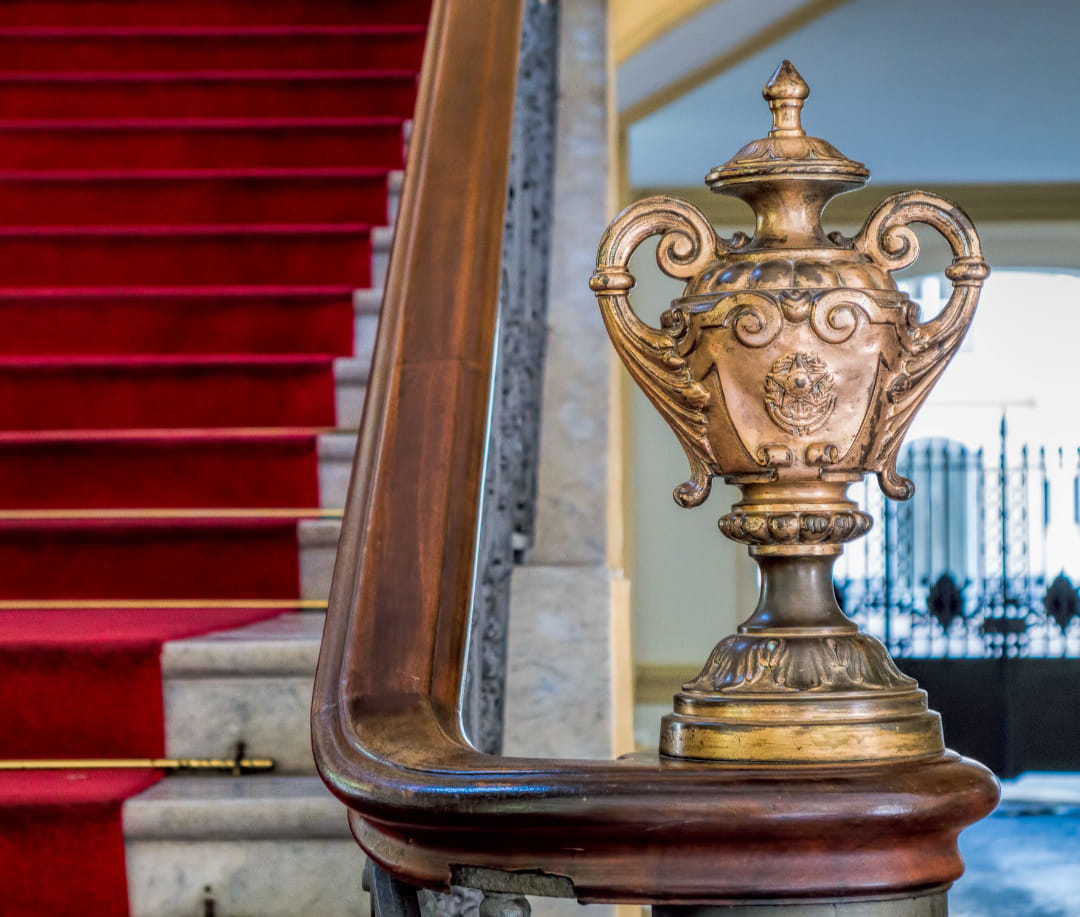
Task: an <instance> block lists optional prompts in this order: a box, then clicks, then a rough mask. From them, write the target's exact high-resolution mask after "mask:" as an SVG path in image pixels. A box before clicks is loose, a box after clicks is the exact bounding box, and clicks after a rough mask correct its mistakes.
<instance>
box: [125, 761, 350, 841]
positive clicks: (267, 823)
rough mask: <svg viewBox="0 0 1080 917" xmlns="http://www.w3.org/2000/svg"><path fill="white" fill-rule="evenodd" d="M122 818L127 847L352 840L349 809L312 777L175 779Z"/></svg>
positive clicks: (130, 806) (131, 804)
mask: <svg viewBox="0 0 1080 917" xmlns="http://www.w3.org/2000/svg"><path fill="white" fill-rule="evenodd" d="M122 812H123V816H122V817H123V829H124V840H125V842H131V841H220V840H261V841H267V840H277V839H284V838H303V839H305V840H313V839H328V840H329V839H333V840H337V839H348V838H350V837H351V834H350V832H349V826H348V821H347V819H346V812H347V810H346V808H345V805H344V804H343V803H341V802H340V801H339V800H337V799H336V798H334V797H333V796H332V795H330V791H329V790H327V789H326V787H325V785H324V784H323V782H322V780H320V779H319V778H318V777H316V776H310V775H306V774H300V775H294V776H277V775H272V774H267V775H253V776H245V777H232V776H226V777H216V776H215V777H208V776H199V777H187V776H169V777H165V778H164V779H163V780H161V781H160V782H158V783H156V784H155V785H154V786H152V787H150V788H149V789H148V790H144V791H143V792H142V793H139V794H138V795H136V796H133V797H131V798H130V799H128V800H127V801H126V802H125V803H124V805H123V810H122Z"/></svg>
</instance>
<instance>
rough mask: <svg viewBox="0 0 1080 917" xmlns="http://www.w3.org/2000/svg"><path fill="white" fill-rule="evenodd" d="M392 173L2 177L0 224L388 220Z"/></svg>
mask: <svg viewBox="0 0 1080 917" xmlns="http://www.w3.org/2000/svg"><path fill="white" fill-rule="evenodd" d="M387 187H388V170H387V169H369V168H360V169H177V170H145V171H131V170H125V171H121V172H104V171H88V172H87V171H77V172H36V171H35V172H2V171H0V225H6V226H19V225H24V226H35V225H41V224H45V225H48V224H50V223H52V222H55V221H56V218H57V217H58V216H62V217H63V220H64V225H66V226H96V225H100V224H101V223H102V222H103V221H106V220H107V221H108V222H109V223H110V224H111V225H113V226H122V225H136V226H140V225H148V224H162V223H166V224H174V225H175V224H184V223H194V224H197V225H215V224H220V223H225V224H238V223H239V224H252V223H270V224H304V223H308V224H312V223H313V224H324V223H335V222H339V223H350V224H355V223H367V224H371V225H376V226H381V225H383V224H385V223H386V222H387V221H388V208H387Z"/></svg>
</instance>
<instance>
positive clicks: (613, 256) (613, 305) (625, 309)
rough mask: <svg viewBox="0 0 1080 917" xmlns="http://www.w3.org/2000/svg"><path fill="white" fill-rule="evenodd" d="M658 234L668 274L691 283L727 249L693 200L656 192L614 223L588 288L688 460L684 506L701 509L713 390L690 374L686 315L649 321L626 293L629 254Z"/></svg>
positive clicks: (673, 313) (681, 491)
mask: <svg viewBox="0 0 1080 917" xmlns="http://www.w3.org/2000/svg"><path fill="white" fill-rule="evenodd" d="M656 235H659V236H660V242H659V245H658V246H657V250H656V262H657V264H658V265H659V266H660V269H661V270H662V271H663V272H664V273H665V274H667V275H668V276H669V277H674V278H676V279H678V280H689V279H690V278H692V277H694V276H695V275H697V274H700V273H701V272H702V271H703V270H704V269H705V268H706V267H707V266H708V265H709V264H710V263H711V262H712V261H714V260H716V258H717V256H718V255H719V254H720V253H721V252H722V251H724V250H726V248H727V246H726V245H724V243H723V242H721V240H720V239H719V238H718V237H717V235H716V232H715V230H714V229H713V227H712V224H711V223H710V222H709V221H708V219H707V218H706V217H705V215H704V214H703V213H702V212H701V211H700V210H698V208H697V207H695V206H694V205H693V204H690V203H687V202H686V201H682V200H679V199H678V198H673V197H667V196H664V195H658V196H656V197H650V198H646V199H645V200H642V201H638V202H637V203H636V204H632V205H631V206H629V207H627V208H626V209H625V210H624V211H623V212H622V213H620V214H619V215H618V216H617V217H616V218H615V219H614V220H613V221H612V222H611V225H610V226H608V228H607V231H606V232H605V233H604V237H603V239H601V241H600V248H599V250H598V251H597V255H596V270H595V271H594V272H593V275H592V277H591V278H590V280H589V287H590V289H592V291H593V292H594V293H595V294H596V299H597V302H598V303H599V305H600V312H601V314H602V315H603V319H604V325H605V327H606V328H607V332H608V335H609V336H610V338H611V341H612V343H613V344H614V346H615V350H616V352H617V353H618V354H619V358H620V359H621V360H622V362H623V364H624V365H625V366H626V368H627V370H629V372H630V375H631V376H632V377H633V379H634V381H635V382H637V384H638V386H639V387H640V388H641V390H642V391H643V392H644V393H645V395H646V396H647V397H648V399H649V400H650V401H651V402H652V403H653V405H654V406H655V407H656V409H657V410H658V411H659V412H660V414H661V415H662V416H663V418H664V419H665V420H666V421H667V422H668V425H669V426H670V427H671V429H672V431H673V432H674V433H675V436H676V437H677V438H678V440H679V443H680V445H681V446H682V447H683V451H684V452H685V453H686V458H687V460H688V461H689V463H690V479H689V480H688V481H686V482H685V483H684V484H680V485H679V486H678V487H676V488H675V501H676V502H677V503H678V504H679V505H680V506H697V505H698V504H700V503H701V502H702V501H703V500H704V499H705V498H706V497H707V496H708V494H709V484H710V480H711V476H712V473H713V472H712V465H713V463H714V461H715V457H714V455H713V450H712V446H711V445H710V444H709V439H708V432H707V425H706V420H705V413H704V409H705V406H706V405H707V404H708V401H709V395H708V392H707V391H706V390H705V388H704V386H702V385H701V384H700V383H699V382H696V381H694V380H693V379H692V378H691V375H690V368H689V366H688V364H687V361H686V359H685V358H684V357H683V356H682V355H681V354H680V352H679V344H680V342H681V341H682V340H683V339H684V338H685V336H686V332H687V325H686V318H685V316H684V315H683V313H682V312H680V311H678V310H677V309H669V310H667V311H666V312H664V313H663V315H662V316H661V318H660V327H659V328H654V327H653V326H651V325H649V324H647V323H646V322H643V321H642V320H641V319H640V318H639V317H638V316H637V314H636V313H635V312H634V310H633V308H632V307H631V306H630V300H629V298H628V296H627V294H628V293H629V291H630V290H631V289H633V288H634V286H635V284H636V280H635V278H634V275H633V274H631V273H630V269H629V263H630V256H631V255H633V253H634V251H635V250H636V249H637V247H638V246H639V245H641V243H642V242H644V241H645V240H646V239H648V238H650V237H651V236H656Z"/></svg>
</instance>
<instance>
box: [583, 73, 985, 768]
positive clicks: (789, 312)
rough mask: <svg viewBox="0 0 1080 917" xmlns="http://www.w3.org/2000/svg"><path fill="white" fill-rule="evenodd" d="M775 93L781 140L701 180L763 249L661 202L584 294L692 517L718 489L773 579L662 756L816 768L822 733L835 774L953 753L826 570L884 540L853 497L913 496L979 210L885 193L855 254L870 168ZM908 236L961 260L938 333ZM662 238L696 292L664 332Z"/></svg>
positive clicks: (735, 532)
mask: <svg viewBox="0 0 1080 917" xmlns="http://www.w3.org/2000/svg"><path fill="white" fill-rule="evenodd" d="M763 95H764V97H765V99H766V101H767V102H768V104H769V108H770V110H771V112H772V116H773V124H772V129H771V130H770V131H769V135H768V137H765V138H762V139H760V140H754V141H752V142H751V143H748V144H747V145H746V146H744V147H743V148H742V149H741V150H740V151H739V152H738V153H736V155H735V156H734V157H732V158H731V159H730V160H728V161H727V162H725V163H724V164H723V165H720V166H717V167H716V168H715V169H713V170H712V171H710V172H709V174H708V175H707V176H706V183H707V184H708V185H709V187H710V188H711V189H712V190H713V191H715V192H717V193H719V194H726V195H732V196H735V197H738V198H741V199H742V200H745V201H746V202H747V203H748V204H749V205H750V207H751V208H752V209H753V211H754V217H755V224H756V225H755V229H754V234H753V236H752V237H748V236H746V235H744V234H742V233H739V234H737V235H736V236H735V237H734V238H732V239H723V238H720V237H719V236H718V235H717V234H716V232H715V230H714V229H713V227H712V225H711V224H710V222H709V220H708V219H707V218H706V216H705V215H704V214H703V213H702V212H701V211H700V210H698V209H697V208H696V207H694V206H693V205H691V204H689V203H687V202H686V201H682V200H679V199H676V198H672V197H666V196H658V197H653V198H649V199H647V200H643V201H639V202H638V203H636V204H633V205H632V206H630V207H628V208H627V209H626V210H624V211H623V212H622V213H621V214H620V215H619V216H618V217H617V218H616V219H615V220H614V221H613V222H612V224H611V226H609V227H608V230H607V232H606V233H605V234H604V238H603V240H602V241H601V243H600V248H599V251H598V254H597V263H596V271H595V272H594V274H593V276H592V279H591V281H590V286H591V288H592V290H593V292H594V293H595V294H596V297H597V301H598V303H599V305H600V309H601V313H602V315H603V318H604V322H605V325H606V327H607V329H608V333H609V335H610V337H611V340H612V343H613V344H614V346H615V349H616V351H617V352H618V354H619V356H620V358H621V359H622V361H623V363H624V364H625V365H626V367H627V369H628V370H629V372H630V374H631V376H632V377H633V378H634V380H635V381H636V382H637V384H638V385H639V387H640V388H641V389H642V391H643V392H644V393H645V395H646V396H647V397H648V398H649V400H650V401H651V402H652V404H653V405H654V406H655V407H656V409H657V410H658V411H659V412H660V414H661V415H662V416H663V418H664V419H665V421H667V423H668V425H669V426H670V427H671V429H672V432H673V433H674V434H675V436H676V438H677V439H678V441H679V443H680V444H681V445H682V447H683V450H684V452H685V453H686V457H687V460H688V461H689V464H690V477H689V479H688V480H687V481H686V482H685V483H683V484H681V485H679V486H678V487H677V488H676V489H675V499H676V501H677V502H678V503H679V504H680V505H682V506H687V507H691V506H697V505H699V504H700V503H702V501H704V500H705V498H706V497H707V496H708V493H709V486H710V482H711V480H712V478H713V477H716V476H719V477H722V478H723V479H724V480H726V481H727V482H729V483H731V484H735V485H738V486H739V488H740V489H741V491H742V499H741V500H740V501H739V502H738V503H737V504H736V505H735V506H734V507H733V508H732V511H731V512H730V513H728V514H726V515H724V516H723V517H722V518H721V520H720V528H721V530H722V532H723V533H724V534H725V535H727V536H728V537H729V538H732V539H734V540H736V541H740V542H743V543H745V544H748V545H749V546H750V552H751V554H752V555H753V556H754V557H755V559H756V560H757V561H758V563H759V566H760V567H761V570H762V593H761V600H760V602H759V605H758V608H757V609H756V610H755V612H754V614H753V615H752V616H751V617H750V618H749V619H748V620H747V621H746V622H745V623H744V624H743V625H742V626H741V627H740V628H739V631H740V634H739V635H738V636H735V637H729V638H727V639H726V640H725V641H721V643H720V645H718V646H717V648H716V650H715V651H714V653H713V656H712V657H711V658H710V661H709V664H708V665H707V666H706V669H705V670H704V671H703V672H702V674H701V676H699V678H698V679H696V680H694V681H692V682H690V683H688V684H687V685H686V686H685V687H684V689H683V692H682V693H681V694H679V695H678V696H677V698H676V712H675V714H673V715H672V716H669V717H668V718H666V719H665V725H664V734H663V737H662V741H661V750H662V751H665V752H666V753H669V754H681V755H692V756H698V757H713V758H720V759H724V760H728V759H731V758H732V757H733V756H734V757H737V756H738V755H739V754H745V753H746V752H747V750H748V749H749V748H751V746H753V747H754V748H755V749H756V751H757V753H758V755H757V756H758V757H759V758H760V757H764V758H766V759H776V760H822V757H821V755H822V754H824V752H823V751H822V748H823V747H824V745H822V744H821V742H824V738H823V737H829V742H831V743H832V746H830V747H832V748H833V751H832V752H830V754H834V755H840V756H841V758H840V759H841V760H848V759H855V760H857V759H860V756H861V757H862V758H868V759H878V758H881V757H889V756H903V755H905V754H923V753H928V751H932V750H934V749H939V748H940V747H941V733H940V725H939V724H938V721H937V718H936V714H932V713H930V712H928V711H927V710H926V703H925V695H924V694H923V692H921V691H919V690H918V689H917V688H916V687H914V685H913V683H911V682H910V680H909V679H905V678H904V677H903V676H901V675H900V674H899V672H897V671H896V669H895V666H894V665H893V664H892V661H891V660H890V659H889V657H888V654H887V653H886V652H885V649H884V647H882V646H881V645H880V644H879V643H877V641H875V640H873V638H871V637H868V636H865V635H862V634H859V633H858V632H857V629H856V628H855V626H854V625H853V624H852V623H851V622H850V621H849V620H848V619H847V618H846V617H845V616H844V615H843V613H842V612H841V611H840V609H839V608H838V607H837V605H836V602H835V598H834V596H833V593H832V580H831V567H832V563H833V561H834V560H835V557H836V555H838V554H839V553H840V551H841V550H842V548H843V544H844V542H846V541H848V540H850V539H852V538H857V537H858V536H860V535H862V534H864V533H865V532H866V531H867V530H868V529H869V528H870V526H871V519H870V517H869V516H868V515H867V514H866V513H864V512H862V511H861V510H860V509H859V508H858V507H857V506H856V505H855V504H854V503H853V502H852V501H851V500H850V499H849V498H848V496H847V488H848V486H849V485H850V484H851V483H852V482H854V481H858V480H860V479H861V478H862V477H863V475H865V474H866V473H868V472H869V473H874V474H876V475H877V477H878V481H879V482H880V485H881V488H882V490H883V491H884V493H885V494H886V495H887V496H889V497H892V498H894V499H907V498H908V497H910V496H911V494H912V492H913V486H912V484H911V482H910V481H907V480H905V479H904V478H902V477H901V476H900V475H899V474H898V473H897V471H896V455H897V452H898V450H899V448H900V445H901V442H902V440H903V437H904V434H905V433H906V432H907V430H908V428H909V426H910V425H911V422H912V420H913V418H914V417H915V414H916V412H917V411H918V408H919V406H920V405H921V404H922V402H923V401H924V400H925V398H926V396H927V395H928V393H929V392H930V390H931V388H932V387H933V385H934V383H935V382H936V380H937V379H938V377H939V376H940V374H941V372H942V371H943V370H944V368H945V366H946V364H948V362H949V360H950V359H951V358H952V356H953V354H955V353H956V351H957V350H958V348H959V346H960V343H961V341H962V339H963V336H964V333H965V332H966V330H967V328H968V325H969V323H970V321H971V318H972V316H973V314H974V311H975V306H976V303H977V301H978V296H979V290H980V288H981V285H982V282H983V280H984V279H985V278H986V276H987V275H988V274H989V268H988V267H987V265H986V263H985V262H984V261H983V259H982V252H981V248H980V244H979V238H978V235H977V233H976V232H975V228H974V227H973V226H972V224H971V221H970V220H969V219H968V217H967V216H966V214H964V212H963V211H962V210H961V209H960V208H959V207H958V206H957V205H955V204H953V203H951V202H950V201H947V200H945V199H944V198H941V197H939V196H937V195H934V194H929V193H926V192H922V191H909V192H903V193H900V194H895V195H892V196H891V197H888V198H886V199H885V200H884V201H882V202H881V203H880V204H879V205H878V206H877V208H876V209H875V210H874V211H873V212H872V213H871V214H870V215H869V217H868V218H867V220H866V222H865V223H864V225H863V226H862V228H861V229H860V230H859V232H858V233H856V235H855V236H854V237H853V238H846V237H844V236H842V235H840V234H839V233H828V234H827V233H826V232H825V231H824V229H823V228H822V225H821V214H822V211H823V209H824V207H825V205H826V204H827V203H828V201H829V200H830V198H832V197H834V196H835V195H837V194H840V193H842V192H844V191H848V190H852V189H854V188H858V187H860V186H861V185H863V184H864V183H865V182H866V181H867V179H868V178H869V174H870V173H869V171H868V170H867V168H866V167H865V166H864V165H863V164H862V163H859V162H855V161H854V160H851V159H848V158H847V157H845V156H844V155H843V154H842V153H840V152H839V151H838V150H837V149H836V148H835V147H834V146H832V145H831V144H829V143H827V142H826V141H824V140H821V139H819V138H815V137H808V136H807V135H806V133H805V131H804V130H803V128H802V122H801V111H802V107H803V104H804V102H805V100H806V98H807V97H808V95H809V88H808V87H807V85H806V83H805V82H804V81H803V79H802V77H801V76H799V74H798V73H797V72H796V70H795V68H794V67H792V66H791V64H790V63H788V62H787V61H784V63H783V64H781V66H780V67H779V68H778V69H777V71H776V72H775V73H774V74H773V76H772V79H770V81H769V83H768V84H767V85H766V87H765V89H764V91H763ZM913 223H924V224H926V225H928V226H930V227H932V228H934V229H936V230H937V231H938V232H939V233H941V235H942V236H943V237H944V238H945V240H946V242H947V243H948V244H949V247H950V249H951V250H952V255H953V258H952V263H951V264H950V265H949V266H948V267H947V268H946V271H945V273H946V276H947V277H948V278H949V280H951V281H952V285H953V289H952V294H951V296H950V298H949V300H948V302H947V303H946V305H945V307H944V308H943V309H942V310H941V313H940V314H939V315H937V316H934V317H933V318H930V319H929V320H927V321H920V315H919V307H918V305H917V304H915V303H913V302H912V301H911V300H909V299H908V297H907V296H906V295H905V294H904V293H903V292H902V291H901V290H900V289H899V288H898V287H897V285H896V283H895V281H894V280H893V276H892V275H893V274H894V273H895V272H896V271H899V270H901V269H903V268H905V267H907V266H909V265H910V264H912V263H913V262H914V261H915V259H916V258H917V257H918V254H919V244H918V240H917V239H916V237H915V233H914V232H913V230H912V229H911V224H913ZM657 235H658V236H659V237H660V239H659V244H658V246H657V254H656V260H657V263H658V265H659V266H660V269H661V270H662V271H663V272H664V273H666V274H668V275H669V276H671V277H674V278H676V279H679V280H682V281H684V282H685V284H686V286H685V289H684V291H683V295H682V296H680V297H679V298H678V299H676V300H675V301H674V302H672V303H671V304H670V307H669V308H668V309H667V310H666V311H664V312H663V313H662V315H661V316H660V324H659V327H654V326H652V325H649V324H648V323H646V322H645V321H643V320H642V319H641V318H639V316H638V314H637V313H636V312H635V311H634V309H633V308H631V305H630V301H629V296H628V294H629V291H630V290H631V289H632V288H633V286H634V283H635V280H634V277H633V275H632V274H631V273H630V271H629V268H628V264H629V261H630V256H631V254H632V253H633V252H634V250H635V249H636V248H637V247H638V246H639V245H640V244H641V243H642V242H643V241H644V240H645V239H646V238H648V237H650V236H657ZM657 311H659V310H657ZM762 641H764V642H762ZM778 693H779V694H782V695H783V696H784V698H785V699H784V700H782V701H781V700H778ZM735 697H737V698H738V700H737V701H736V700H733V698H735ZM809 697H814V698H817V699H816V700H815V701H814V703H813V704H812V705H810V704H808V703H807V702H805V698H809ZM748 705H749V706H748ZM875 717H877V718H880V719H882V720H887V719H890V718H891V722H892V725H890V726H882V725H880V723H877V722H875ZM812 724H816V725H812ZM857 724H861V725H857ZM897 724H899V725H897ZM747 730H749V731H747ZM800 730H802V732H800ZM806 730H810V731H809V732H808V733H807V732H806ZM830 730H831V731H830ZM890 730H892V732H890ZM897 730H899V731H900V733H902V736H901V737H900V738H898V737H897V735H898V733H897ZM804 733H805V735H811V736H816V737H817V739H819V740H821V742H819V743H818V745H817V746H815V747H816V748H817V751H812V750H810V751H808V750H807V749H808V748H810V746H807V745H805V744H803V745H800V744H799V741H801V740H798V741H797V737H798V736H800V735H804ZM815 741H816V740H815ZM755 743H758V744H755ZM760 743H764V744H760ZM838 749H839V750H838ZM845 755H847V756H849V757H848V758H844V757H843V756H845ZM785 756H786V757H785Z"/></svg>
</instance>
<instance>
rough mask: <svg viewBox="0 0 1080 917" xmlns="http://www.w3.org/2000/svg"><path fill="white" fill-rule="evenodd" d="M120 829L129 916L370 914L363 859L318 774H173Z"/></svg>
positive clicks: (130, 811) (130, 803)
mask: <svg viewBox="0 0 1080 917" xmlns="http://www.w3.org/2000/svg"><path fill="white" fill-rule="evenodd" d="M123 827H124V841H125V847H126V850H127V872H128V887H129V889H130V901H131V914H132V915H133V917H157V915H187V914H192V915H194V914H203V913H210V912H213V913H217V914H223V915H232V914H237V915H239V914H251V915H254V914H258V915H259V917H297V915H300V914H304V915H318V917H366V915H367V914H368V900H367V893H366V892H364V891H363V888H362V886H361V874H362V872H363V866H364V856H363V853H362V852H361V851H360V848H359V847H357V846H356V842H355V841H354V840H353V839H352V837H351V835H350V834H349V829H348V823H347V821H346V817H345V808H344V806H343V805H342V804H341V803H340V802H339V801H338V800H336V799H334V797H332V796H331V795H330V793H329V791H328V790H327V789H326V787H325V786H324V785H323V783H322V781H320V780H319V778H318V777H313V776H291V777H289V776H274V775H266V776H253V777H244V778H241V779H236V778H232V777H172V778H167V779H165V780H163V781H161V782H160V783H159V784H157V785H156V786H154V787H151V788H150V789H149V790H147V791H145V792H143V793H141V794H139V795H138V796H134V797H132V798H131V799H129V800H127V802H125V803H124V809H123ZM207 888H209V890H210V891H209V896H210V897H211V898H212V900H213V904H212V905H211V906H210V907H209V909H208V908H207V906H206V904H205V902H206V900H207V893H206V889H207Z"/></svg>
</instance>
